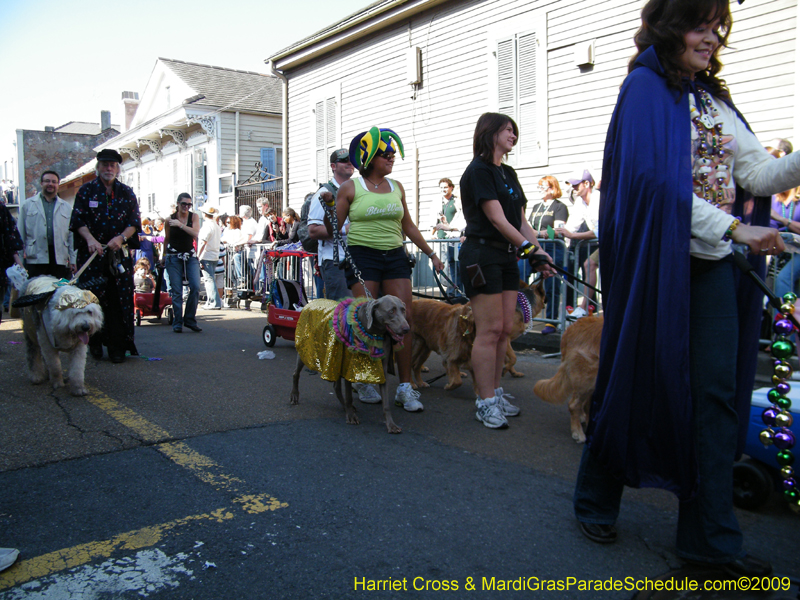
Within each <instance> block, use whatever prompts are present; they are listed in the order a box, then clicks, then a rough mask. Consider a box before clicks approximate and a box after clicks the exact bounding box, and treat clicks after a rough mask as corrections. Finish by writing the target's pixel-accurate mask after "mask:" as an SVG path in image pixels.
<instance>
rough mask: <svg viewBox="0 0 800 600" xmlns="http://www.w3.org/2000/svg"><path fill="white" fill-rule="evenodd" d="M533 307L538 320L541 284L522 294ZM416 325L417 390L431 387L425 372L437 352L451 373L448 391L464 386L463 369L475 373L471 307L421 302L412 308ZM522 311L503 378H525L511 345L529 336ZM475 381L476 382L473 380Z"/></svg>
mask: <svg viewBox="0 0 800 600" xmlns="http://www.w3.org/2000/svg"><path fill="white" fill-rule="evenodd" d="M520 291H522V292H523V293H524V294H525V296H526V297H527V298H528V302H530V304H531V317H535V316H536V315H537V314H539V312H541V310H542V309H543V308H544V303H545V294H544V286H543V284H542V283H541V282H539V283H538V284H536V285H535V286H532V287H529V288H525V289H522V290H520ZM412 311H413V314H414V324H413V327H412V328H411V333H412V334H413V335H412V350H411V373H412V375H413V378H414V381H415V384H416V386H417V387H430V386H429V385H428V383H427V382H425V381H424V380H423V379H422V369H423V366H424V364H425V361H426V360H428V357H429V356H430V355H431V352H436V353H437V354H438V355H439V356H441V357H442V365H443V366H444V368H445V370H446V371H447V384H446V385H445V386H444V389H446V390H452V389H455V388H457V387H458V386H460V385H461V383H462V381H461V378H462V377H464V376H465V375H464V374H462V372H461V367H462V366H463V367H464V368H465V369H467V370H468V371H470V373H471V372H472V365H471V364H470V360H471V356H472V344H473V342H474V341H475V318H474V316H473V314H472V307H471V306H470V303H469V302H468V303H467V304H464V305H461V304H456V305H451V304H447V303H445V302H441V301H439V300H427V299H419V300H414V302H413V304H412ZM525 328H526V324H525V322H524V319H523V316H522V311H521V310H520V309H519V307H517V310H516V311H515V312H514V326H513V329H512V332H511V335H510V336H509V341H508V347H507V348H506V358H505V364H504V366H503V374H505V373H506V372H510V373H511V375H512V376H513V377H523V376H524V373H520V372H518V371H516V370H515V369H514V365H515V364H516V362H517V355H516V354H515V353H514V350H513V348H512V347H511V341H512V340H515V339H517V338H518V337H519V336H521V335H522V334H523V333H524V332H525ZM473 381H474V378H473Z"/></svg>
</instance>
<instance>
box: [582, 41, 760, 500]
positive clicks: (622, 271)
mask: <svg viewBox="0 0 800 600" xmlns="http://www.w3.org/2000/svg"><path fill="white" fill-rule="evenodd" d="M662 73H663V69H662V67H661V65H660V63H659V61H658V57H657V55H656V52H655V50H654V48H652V47H651V48H649V49H648V50H646V51H645V52H643V53H642V54H641V55H640V56H639V58H638V60H637V63H636V68H635V69H634V70H633V71H632V72H631V73H630V74H629V75H628V77H627V78H626V79H625V82H624V83H623V85H622V89H621V91H620V95H619V99H618V101H617V105H616V108H615V110H614V114H613V116H612V119H611V124H610V126H609V130H608V135H607V137H606V145H605V154H604V159H603V179H602V190H601V202H600V231H599V233H600V236H599V237H600V253H601V261H600V273H601V278H602V291H603V302H604V305H603V310H604V315H605V323H604V327H603V335H602V341H601V347H600V365H599V372H598V376H597V384H596V388H595V392H594V396H593V398H592V408H591V418H590V422H589V426H588V432H587V434H588V435H587V443H588V444H589V447H590V450H591V451H592V452H593V453H594V455H595V456H596V457H597V458H598V459H599V460H600V461H601V462H602V463H603V464H604V465H605V466H606V467H608V469H609V470H610V472H611V473H612V474H613V475H614V476H615V477H616V478H618V479H620V480H622V481H624V483H625V484H626V485H628V486H631V487H659V488H664V489H667V490H670V491H672V492H674V493H675V494H677V495H678V497H679V498H680V499H682V500H686V499H689V498H691V497H692V496H693V495H694V492H695V491H696V487H697V456H696V455H695V448H694V443H693V438H692V399H691V393H690V385H689V281H690V279H689V277H690V272H689V269H690V260H689V240H690V236H691V233H690V230H691V212H692V172H691V161H690V156H689V154H690V152H691V138H690V131H691V130H690V127H691V121H690V118H689V101H688V94H689V93H694V92H696V88H694V84H691V83H689V82H687V85H686V86H685V88H684V90H683V92H681V93H679V92H678V91H677V90H673V89H670V88H668V87H667V84H666V80H665V79H664V77H663V76H662ZM731 106H732V107H733V105H732V104H731ZM733 108H734V110H735V107H733ZM737 114H739V113H738V111H737ZM739 116H740V118H741V115H739ZM742 120H743V121H744V119H743V118H742ZM754 207H755V208H754ZM748 211H749V212H748ZM734 214H736V215H742V216H745V222H748V223H752V224H756V223H758V224H764V223H766V222H767V220H768V218H769V202H768V201H766V202H753V201H752V200H751V199H750V198H749V197H748V196H747V195H746V193H745V192H744V190H742V189H741V188H737V194H736V204H735V205H734ZM751 260H752V261H753V264H754V266H756V267H757V270H760V272H761V273H763V270H764V261H763V259H759V258H757V257H756V258H753V259H751ZM756 261H757V262H756ZM737 298H738V302H739V319H740V332H739V355H738V359H737V361H738V368H737V374H736V377H737V395H736V406H737V411H738V413H739V422H740V440H739V449H738V450H737V454H738V453H740V451H741V448H742V447H743V444H744V439H745V435H746V433H747V422H748V419H747V416H748V414H749V406H750V396H751V392H752V386H753V381H754V378H755V368H756V355H757V352H758V334H759V331H760V321H761V320H760V314H761V313H760V302H761V299H762V294H761V292H760V291H759V290H758V288H756V286H755V285H753V284H752V283H751V282H750V281H749V280H747V279H745V278H740V277H737ZM712 349H713V340H709V350H710V351H712ZM731 460H733V456H732V457H731Z"/></svg>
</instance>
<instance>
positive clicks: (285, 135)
mask: <svg viewBox="0 0 800 600" xmlns="http://www.w3.org/2000/svg"><path fill="white" fill-rule="evenodd" d="M268 64H269V70H270V71H271V72H272V74H273V75H275V77H277V78H278V79H280V80H281V81H282V82H283V111H282V112H283V114H282V115H281V141H282V144H283V156H282V160H281V162H282V163H283V173H282V175H283V208H286V207H287V206H289V82H288V81H287V80H286V76H285V75H284V74H283V73H281V72H280V71H279V70H278V69H276V68H275V63H274V62H272V61H271V60H270V61H268Z"/></svg>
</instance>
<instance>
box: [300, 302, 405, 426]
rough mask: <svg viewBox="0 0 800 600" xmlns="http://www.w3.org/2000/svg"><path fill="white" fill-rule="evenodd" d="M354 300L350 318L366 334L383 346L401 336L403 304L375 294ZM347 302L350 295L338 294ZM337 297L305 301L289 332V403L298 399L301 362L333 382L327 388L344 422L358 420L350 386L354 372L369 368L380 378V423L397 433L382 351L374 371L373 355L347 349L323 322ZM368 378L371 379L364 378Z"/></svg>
mask: <svg viewBox="0 0 800 600" xmlns="http://www.w3.org/2000/svg"><path fill="white" fill-rule="evenodd" d="M357 300H359V302H358V304H355V303H354V304H353V306H357V308H356V311H355V313H356V315H355V316H356V319H357V321H358V322H359V323H361V324H362V325H363V326H364V329H365V330H366V332H367V333H368V334H370V335H371V336H374V337H375V338H378V339H380V340H381V341H382V343H383V347H384V348H387V350H388V346H389V345H390V344H392V343H393V342H402V340H403V336H404V335H405V334H406V333H408V330H409V326H408V321H407V320H406V306H405V304H404V303H403V302H402V300H400V299H399V298H397V297H396V296H383V297H382V298H380V299H378V300H369V301H366V302H364V301H362V300H361V299H357ZM342 302H344V303H348V302H350V299H347V300H343V301H342ZM342 302H339V303H337V302H334V301H332V300H314V301H313V302H310V303H309V304H307V305H306V306H305V307H304V308H303V311H302V312H301V313H300V318H299V319H298V321H297V329H296V332H295V347H296V348H297V364H296V365H295V370H294V375H293V377H292V394H291V398H290V401H289V403H290V404H298V403H299V402H300V387H299V386H300V372H301V371H302V370H303V365H304V364H305V365H306V366H307V367H308V368H309V369H311V370H314V371H319V372H320V376H321V377H322V378H323V379H326V380H328V381H332V382H333V389H334V392H335V393H336V397H337V398H338V399H339V402H341V403H342V406H343V407H344V411H345V420H346V422H347V423H349V424H350V425H358V423H359V421H358V415H357V414H356V408H355V407H354V406H353V386H352V382H354V381H356V376H359V377H361V376H363V374H364V373H365V372H369V373H370V374H372V373H375V374H376V375H375V376H376V377H377V378H379V379H381V380H382V382H380V387H379V389H380V394H381V399H382V403H383V415H384V419H385V422H386V429H387V430H388V431H389V433H401V431H402V430H401V429H400V427H398V426H397V425H396V424H395V422H394V420H393V419H392V409H391V404H390V403H389V393H388V386H387V385H386V377H385V373H386V372H387V369H386V367H387V363H388V360H387V357H388V356H389V353H388V352H386V354H385V355H384V357H383V360H382V362H383V370H382V371H381V372H377V371H376V369H377V367H378V366H380V365H376V364H375V359H372V358H370V357H369V356H367V355H366V354H363V353H360V352H350V351H348V350H346V349H345V348H344V344H343V343H342V342H341V341H340V340H339V339H338V338H337V337H336V334H335V333H334V331H333V330H332V329H331V327H330V325H329V323H330V322H331V316H332V315H333V313H334V312H335V310H336V307H337V305H340V304H342ZM342 379H344V396H342ZM367 383H374V381H367Z"/></svg>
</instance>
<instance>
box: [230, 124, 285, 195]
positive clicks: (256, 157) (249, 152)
mask: <svg viewBox="0 0 800 600" xmlns="http://www.w3.org/2000/svg"><path fill="white" fill-rule="evenodd" d="M219 116H220V141H221V148H222V157H221V162H220V164H221V171H220V172H222V173H230V172H232V171H235V172H236V176H237V178H238V179H239V180H244V179H247V178H248V177H249V176H250V173H252V172H253V170H254V169H255V164H256V163H257V162H260V161H261V148H274V147H278V146H280V145H281V118H280V116H272V115H258V114H250V113H239V165H238V168H237V166H236V165H235V164H234V163H235V162H236V114H235V113H232V112H223V113H221V114H220V115H219ZM251 132H252V133H251ZM248 138H249V139H248Z"/></svg>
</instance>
